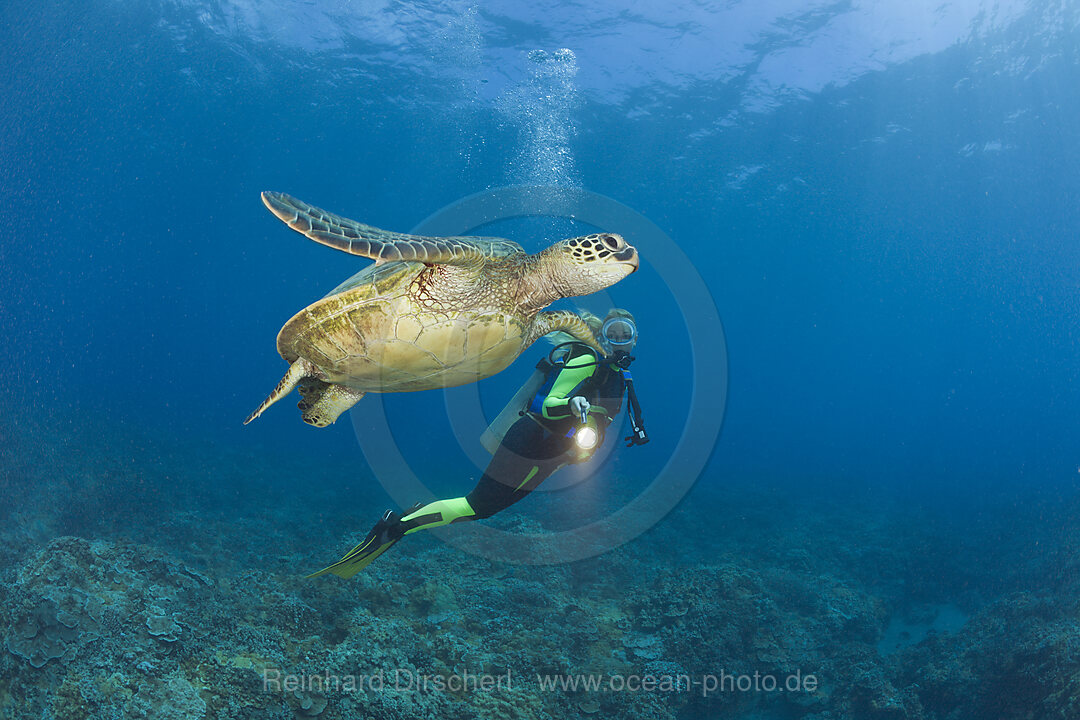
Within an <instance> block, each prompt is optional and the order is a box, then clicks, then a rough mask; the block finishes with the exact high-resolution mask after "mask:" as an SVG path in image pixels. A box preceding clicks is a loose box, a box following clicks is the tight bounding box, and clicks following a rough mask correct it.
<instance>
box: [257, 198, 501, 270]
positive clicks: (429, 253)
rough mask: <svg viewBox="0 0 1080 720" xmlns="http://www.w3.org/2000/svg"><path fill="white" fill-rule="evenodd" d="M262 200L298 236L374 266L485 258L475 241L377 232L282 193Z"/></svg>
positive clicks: (469, 261) (472, 262) (465, 262)
mask: <svg viewBox="0 0 1080 720" xmlns="http://www.w3.org/2000/svg"><path fill="white" fill-rule="evenodd" d="M262 201H263V204H264V205H266V207H267V208H269V209H270V212H272V213H274V215H277V217H278V218H279V219H280V220H281V221H282V222H284V223H285V224H286V225H288V226H289V227H291V228H292V229H293V230H295V231H297V232H298V233H302V234H304V235H306V236H307V237H309V238H311V239H312V240H314V241H315V242H317V243H321V244H323V245H327V246H329V247H332V248H336V249H338V250H341V251H343V252H347V253H349V254H351V255H359V256H361V257H366V258H371V259H372V260H374V261H375V263H376V264H381V263H384V262H392V261H395V260H410V261H415V262H422V263H438V264H442V265H479V264H481V263H482V262H484V260H485V259H486V257H487V252H486V251H485V248H484V247H483V246H481V245H477V244H476V242H474V240H475V239H476V238H459V237H447V238H440V237H424V236H422V235H408V234H406V233H394V232H389V231H387V230H380V229H379V228H377V227H372V226H371V225H364V224H362V223H358V222H356V221H355V220H350V219H348V218H345V217H341V216H340V215H335V214H333V213H329V212H327V211H325V210H322V209H320V208H317V207H315V206H314V205H309V204H307V203H306V202H304V201H303V200H297V199H296V198H294V197H292V196H291V195H286V194H285V193H278V192H264V193H263V194H262ZM483 239H485V240H488V239H489V238H483ZM491 239H495V240H498V239H499V238H491ZM503 242H506V243H509V242H510V241H508V240H507V241H503Z"/></svg>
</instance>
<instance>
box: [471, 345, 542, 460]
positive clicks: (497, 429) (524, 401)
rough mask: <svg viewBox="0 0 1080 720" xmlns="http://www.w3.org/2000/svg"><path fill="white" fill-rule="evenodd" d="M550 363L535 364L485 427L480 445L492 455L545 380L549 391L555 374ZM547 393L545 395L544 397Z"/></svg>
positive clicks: (527, 407)
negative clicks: (529, 373)
mask: <svg viewBox="0 0 1080 720" xmlns="http://www.w3.org/2000/svg"><path fill="white" fill-rule="evenodd" d="M551 369H552V366H551V363H549V362H548V361H547V358H543V359H541V360H540V362H538V363H536V370H535V371H534V372H533V374H532V375H531V376H530V377H529V379H528V380H526V381H525V384H524V385H522V386H521V388H520V389H519V390H518V391H517V392H516V393H514V396H513V397H512V398H510V402H508V403H506V407H504V408H503V409H502V412H500V413H499V414H498V415H496V416H495V419H494V420H492V421H491V424H490V425H488V426H487V429H486V430H484V432H483V434H481V435H480V444H481V445H483V446H484V449H485V450H487V451H488V452H489V453H491V454H492V455H494V454H495V451H496V450H498V448H499V445H501V444H502V440H503V438H504V437H505V436H506V431H507V430H509V429H510V426H511V425H513V424H514V423H516V422H517V421H518V420H520V419H521V416H522V414H523V413H524V412H525V411H526V410H528V409H529V406H530V404H531V403H532V402H533V398H535V397H536V396H537V394H539V393H540V391H541V390H542V389H543V386H544V384H545V382H544V381H545V380H548V383H547V385H548V388H547V389H548V390H550V389H551V385H552V384H553V383H554V382H555V375H556V373H553V372H551ZM546 394H547V393H545V395H546Z"/></svg>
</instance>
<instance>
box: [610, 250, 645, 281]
mask: <svg viewBox="0 0 1080 720" xmlns="http://www.w3.org/2000/svg"><path fill="white" fill-rule="evenodd" d="M613 257H614V258H615V259H616V260H618V261H619V262H621V263H625V264H627V265H629V266H630V272H634V271H635V270H637V269H638V266H639V265H640V264H641V263H640V261H639V260H638V254H637V250H636V249H634V246H633V245H627V246H626V247H625V248H623V249H622V250H620V251H619V252H616V253H613ZM629 274H630V273H627V275H629Z"/></svg>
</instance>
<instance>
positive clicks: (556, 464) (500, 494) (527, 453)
mask: <svg viewBox="0 0 1080 720" xmlns="http://www.w3.org/2000/svg"><path fill="white" fill-rule="evenodd" d="M565 457H566V440H565V438H561V437H558V436H554V435H551V434H550V433H548V432H545V431H544V429H543V428H541V427H540V426H539V425H538V424H537V423H536V422H535V421H533V420H531V419H529V418H522V419H521V420H518V421H517V422H516V423H514V424H513V425H512V426H511V427H510V429H509V430H508V431H507V432H506V436H505V437H504V438H503V442H502V445H500V446H499V449H498V450H496V451H495V455H494V456H492V458H491V462H490V463H488V466H487V469H486V470H485V471H484V475H483V477H481V478H480V480H479V482H477V483H476V487H475V488H473V490H472V492H470V493H469V494H468V495H467V496H465V499H466V500H467V501H468V503H469V506H470V507H471V508H472V509H473V511H474V512H475V513H476V514H475V516H474V518H473V519H476V520H482V519H484V518H488V517H491V516H492V515H494V514H495V513H497V512H499V511H500V510H505V509H506V508H508V507H510V506H511V505H513V504H514V503H516V502H517V501H518V500H521V499H522V498H523V497H525V496H526V495H528V494H529V493H530V492H532V491H533V490H534V489H536V487H537V486H538V485H540V483H542V482H543V481H544V480H546V479H547V478H548V476H550V475H551V474H552V473H553V472H555V471H556V470H558V469H559V468H560V467H562V466H563V465H564V464H565V462H566V461H565Z"/></svg>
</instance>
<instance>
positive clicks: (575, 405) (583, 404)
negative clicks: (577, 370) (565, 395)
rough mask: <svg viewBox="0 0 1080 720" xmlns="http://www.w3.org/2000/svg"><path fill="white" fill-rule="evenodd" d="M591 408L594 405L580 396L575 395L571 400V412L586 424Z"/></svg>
mask: <svg viewBox="0 0 1080 720" xmlns="http://www.w3.org/2000/svg"><path fill="white" fill-rule="evenodd" d="M590 407H592V405H590V404H589V401H588V400H586V399H585V398H583V397H581V396H580V395H575V396H574V397H572V398H570V412H572V413H573V414H574V416H575V417H579V418H581V421H582V422H585V418H586V417H588V414H589V408H590Z"/></svg>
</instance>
